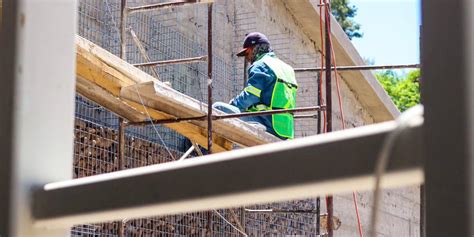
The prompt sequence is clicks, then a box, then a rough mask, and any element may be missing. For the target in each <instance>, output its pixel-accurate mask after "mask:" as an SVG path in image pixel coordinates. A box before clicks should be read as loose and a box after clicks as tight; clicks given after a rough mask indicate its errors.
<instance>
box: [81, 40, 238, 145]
mask: <svg viewBox="0 0 474 237" xmlns="http://www.w3.org/2000/svg"><path fill="white" fill-rule="evenodd" d="M76 77H77V83H76V90H77V92H79V93H80V94H82V95H84V96H85V97H87V98H89V99H91V100H93V101H95V102H97V103H98V104H100V105H101V106H104V107H105V108H107V109H109V110H110V111H112V112H113V113H116V114H117V115H119V116H122V117H124V118H126V119H127V120H129V121H132V122H139V121H145V120H146V119H147V118H148V115H147V114H146V113H145V108H144V107H143V106H142V105H141V104H138V103H135V102H132V101H126V100H122V99H120V98H119V94H120V90H121V88H122V87H124V86H130V85H134V84H136V83H143V82H147V81H155V82H158V81H157V80H155V79H154V78H153V77H152V76H150V75H148V74H146V73H145V72H143V71H141V70H140V69H138V68H136V67H134V66H132V65H131V64H128V63H127V62H125V61H123V60H122V59H120V58H118V57H117V56H115V55H113V54H111V53H110V52H108V51H107V50H105V49H102V48H101V47H99V46H97V45H95V44H94V43H92V42H90V41H88V40H86V39H84V38H82V37H80V36H76ZM148 112H149V114H150V116H151V118H152V119H165V118H171V116H170V115H168V114H166V113H163V112H160V111H157V110H154V109H152V108H148ZM166 126H167V127H169V128H171V129H173V130H175V131H177V132H178V133H180V134H182V135H184V136H186V137H187V138H189V139H191V140H192V141H194V142H196V143H198V144H199V145H201V146H203V147H207V135H206V134H207V132H206V130H204V129H203V128H202V127H200V126H196V125H193V124H191V123H180V124H168V125H166ZM214 144H215V147H214V148H215V151H216V152H222V151H226V150H231V149H232V143H231V142H230V141H228V140H225V139H223V138H222V137H218V136H216V137H215V139H214Z"/></svg>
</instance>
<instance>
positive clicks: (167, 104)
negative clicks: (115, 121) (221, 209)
mask: <svg viewBox="0 0 474 237" xmlns="http://www.w3.org/2000/svg"><path fill="white" fill-rule="evenodd" d="M120 96H121V97H122V98H125V99H129V100H132V101H135V102H137V103H139V102H140V101H141V100H143V102H144V104H145V105H146V106H148V107H150V108H153V109H156V110H159V111H163V112H165V113H167V114H170V115H173V116H174V117H178V118H186V117H195V116H202V115H206V114H207V105H206V104H204V103H202V102H200V101H198V100H196V99H194V98H191V97H189V96H187V95H185V94H182V93H179V92H177V91H175V90H173V89H172V88H170V87H168V86H166V85H164V84H163V83H160V82H155V81H149V82H144V83H141V84H136V85H133V86H127V87H123V88H122V90H121V92H120ZM212 113H213V114H215V115H219V114H223V113H222V112H220V111H219V110H213V112H212ZM191 123H193V124H196V125H198V126H200V127H203V128H206V127H207V121H192V122H191ZM213 127H214V129H213V130H214V132H215V133H216V134H218V135H220V136H222V137H225V138H227V139H229V140H231V141H233V142H235V143H237V144H241V145H243V146H255V145H260V144H266V143H270V142H276V141H279V139H278V138H276V137H275V136H273V135H271V134H269V133H267V132H265V131H264V130H261V129H255V127H253V126H251V125H249V124H247V123H245V122H242V120H240V119H225V120H217V121H214V122H213Z"/></svg>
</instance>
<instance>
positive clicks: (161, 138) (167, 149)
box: [135, 84, 176, 160]
mask: <svg viewBox="0 0 474 237" xmlns="http://www.w3.org/2000/svg"><path fill="white" fill-rule="evenodd" d="M135 90H136V91H137V94H138V98H139V99H140V104H142V106H143V109H144V110H145V113H146V115H147V116H148V119H149V120H150V124H151V126H152V127H153V130H155V133H156V135H158V138H159V139H160V141H161V143H163V146H164V147H165V150H166V151H167V152H168V154H169V155H170V156H171V158H172V159H173V160H176V158H175V157H174V156H173V154H172V153H171V151H170V149H169V148H168V146H167V145H166V143H165V140H163V137H161V135H160V133H159V132H158V129H156V127H155V124H154V123H153V119H152V118H151V115H150V113H148V109H147V108H146V106H145V103H144V102H143V99H142V96H141V95H140V92H139V91H138V85H137V84H135Z"/></svg>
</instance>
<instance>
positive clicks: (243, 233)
mask: <svg viewBox="0 0 474 237" xmlns="http://www.w3.org/2000/svg"><path fill="white" fill-rule="evenodd" d="M213 211H214V212H215V213H216V214H217V215H218V216H219V217H220V218H222V220H224V221H225V222H226V223H227V224H229V225H230V226H231V227H232V228H234V229H235V230H237V231H238V232H239V233H241V234H242V235H243V236H245V237H248V235H247V234H246V233H245V232H243V231H241V230H239V228H237V227H236V226H235V225H233V224H232V223H230V221H228V220H227V219H225V217H224V216H223V215H221V213H220V212H218V211H217V210H215V209H214V210H213Z"/></svg>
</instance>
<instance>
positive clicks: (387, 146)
mask: <svg viewBox="0 0 474 237" xmlns="http://www.w3.org/2000/svg"><path fill="white" fill-rule="evenodd" d="M422 118H423V106H422V105H417V106H414V107H412V108H410V109H408V110H407V111H405V112H404V113H403V114H401V115H400V116H399V117H398V118H397V119H396V120H395V121H396V123H397V127H396V128H395V129H394V130H393V131H392V132H391V133H390V134H388V135H387V138H385V141H384V143H383V145H382V148H381V149H380V153H379V158H378V159H377V163H376V164H375V189H374V202H373V208H372V213H371V220H370V232H369V233H370V236H374V237H375V235H376V233H375V231H376V230H377V220H378V213H379V212H378V209H379V205H380V202H381V200H382V196H381V195H380V194H381V190H380V181H381V179H382V177H383V175H384V173H385V170H386V168H387V165H388V162H389V160H390V151H391V150H392V149H393V145H395V142H396V141H397V139H398V137H399V136H400V134H401V133H402V132H403V131H405V129H406V128H408V127H409V126H410V125H411V124H412V122H416V121H419V119H422Z"/></svg>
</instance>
